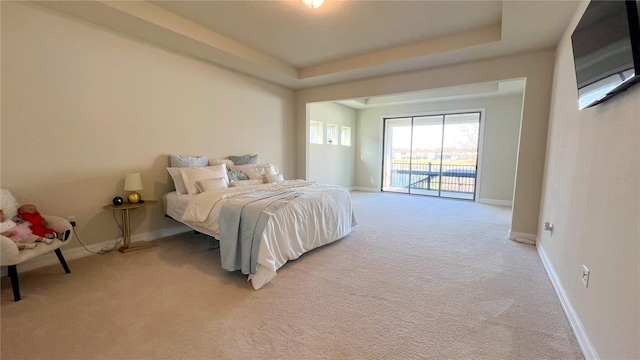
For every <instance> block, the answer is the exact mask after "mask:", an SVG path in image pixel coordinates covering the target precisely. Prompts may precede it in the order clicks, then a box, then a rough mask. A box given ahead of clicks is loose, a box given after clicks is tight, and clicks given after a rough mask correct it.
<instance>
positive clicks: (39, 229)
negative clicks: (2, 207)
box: [17, 204, 70, 243]
mask: <svg viewBox="0 0 640 360" xmlns="http://www.w3.org/2000/svg"><path fill="white" fill-rule="evenodd" d="M17 217H18V219H21V220H24V221H26V222H29V223H30V224H31V231H32V232H33V233H34V234H35V235H37V236H41V237H43V238H45V239H48V240H49V241H46V240H45V242H47V243H51V241H52V239H55V238H58V239H60V240H62V241H64V240H67V239H68V238H69V233H70V232H69V230H66V231H65V232H64V233H62V234H59V233H58V232H56V231H55V230H53V229H51V228H49V227H48V226H49V224H47V221H46V220H45V219H44V218H43V217H42V215H41V214H40V212H39V211H38V208H37V207H36V206H35V205H33V204H27V205H22V206H20V207H19V208H18V216H17Z"/></svg>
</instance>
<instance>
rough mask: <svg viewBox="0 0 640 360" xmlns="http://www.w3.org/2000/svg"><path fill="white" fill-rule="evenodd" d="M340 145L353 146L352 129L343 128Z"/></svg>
mask: <svg viewBox="0 0 640 360" xmlns="http://www.w3.org/2000/svg"><path fill="white" fill-rule="evenodd" d="M340 144H341V145H344V146H351V128H350V127H348V126H343V127H342V132H341V133H340Z"/></svg>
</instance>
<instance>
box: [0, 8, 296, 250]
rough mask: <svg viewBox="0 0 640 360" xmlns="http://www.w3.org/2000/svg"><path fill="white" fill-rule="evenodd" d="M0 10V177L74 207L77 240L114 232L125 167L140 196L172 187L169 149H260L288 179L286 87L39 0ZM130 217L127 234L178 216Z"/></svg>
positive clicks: (48, 209)
mask: <svg viewBox="0 0 640 360" xmlns="http://www.w3.org/2000/svg"><path fill="white" fill-rule="evenodd" d="M1 6H2V24H1V26H2V134H1V136H2V138H1V140H2V142H1V162H2V164H1V165H2V166H1V169H2V174H1V182H2V184H1V185H2V187H3V188H6V189H9V190H10V191H12V192H13V194H14V195H15V196H16V197H17V198H18V199H19V200H21V201H22V202H33V203H36V204H38V205H39V207H40V209H41V211H43V212H45V213H50V214H59V215H62V216H66V215H75V216H76V218H77V223H78V228H77V230H78V234H79V235H80V238H81V239H82V240H83V241H84V242H85V243H88V244H92V243H99V242H103V241H107V240H113V239H116V238H117V236H118V234H119V231H118V229H117V227H116V224H115V222H114V220H113V217H112V214H111V212H110V211H106V210H103V209H102V207H103V206H104V205H108V204H109V203H111V199H112V198H113V197H114V196H116V195H124V194H125V192H124V191H123V189H122V187H123V183H124V177H125V175H126V174H127V173H128V172H140V173H141V174H142V180H143V183H144V190H142V191H141V194H142V196H143V198H145V199H155V200H160V199H161V196H162V195H163V194H164V193H165V192H167V191H169V190H172V188H173V183H172V181H171V178H170V177H169V174H168V173H167V171H166V169H165V167H167V166H168V165H169V160H168V154H170V153H173V154H183V155H189V154H190V155H206V156H209V157H214V158H218V157H224V156H227V155H241V154H248V153H258V154H259V155H260V158H261V160H263V161H268V162H273V163H275V164H277V165H278V166H279V168H280V169H281V171H283V173H284V175H285V177H286V178H293V177H294V176H295V175H294V174H295V173H296V171H295V159H294V157H295V143H294V137H295V136H296V135H295V130H294V129H295V126H296V124H295V122H294V121H293V109H294V92H293V91H292V90H289V89H285V88H282V87H280V86H275V85H272V84H268V83H266V82H263V81H259V80H256V79H253V78H250V77H247V76H244V75H239V74H237V73H235V72H231V71H228V70H226V69H224V68H221V67H218V66H214V65H212V64H209V63H205V62H202V61H198V60H195V59H193V58H190V57H185V56H183V55H179V54H176V53H172V52H169V51H166V50H164V49H161V48H158V47H156V46H153V45H149V44H148V43H144V42H140V41H138V40H136V39H133V38H129V37H126V36H124V35H120V34H118V33H115V32H112V31H109V30H105V29H103V28H100V27H97V26H94V25H91V24H88V23H86V22H83V21H80V20H77V19H74V18H71V17H68V16H65V15H61V14H59V13H56V12H54V11H51V10H48V9H45V8H42V7H39V6H37V5H33V4H29V3H16V2H6V1H3V2H2V4H1ZM131 216H132V231H133V233H134V235H136V234H140V233H143V234H144V233H147V232H151V231H154V232H155V233H156V234H157V233H162V232H163V230H167V231H169V230H172V229H174V228H176V224H177V223H176V222H175V221H173V220H169V219H166V218H164V217H163V213H162V207H161V206H160V205H157V206H152V207H148V208H145V209H140V210H136V211H133V212H132V213H131ZM185 230H186V228H185ZM77 245H78V244H77V243H75V242H74V243H72V244H70V245H68V246H67V248H69V247H74V246H77Z"/></svg>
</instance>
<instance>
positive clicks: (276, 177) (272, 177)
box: [264, 174, 284, 183]
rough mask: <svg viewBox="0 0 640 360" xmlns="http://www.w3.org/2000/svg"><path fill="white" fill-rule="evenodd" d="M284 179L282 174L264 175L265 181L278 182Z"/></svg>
mask: <svg viewBox="0 0 640 360" xmlns="http://www.w3.org/2000/svg"><path fill="white" fill-rule="evenodd" d="M283 181H284V176H282V174H266V175H264V182H266V183H279V182H283Z"/></svg>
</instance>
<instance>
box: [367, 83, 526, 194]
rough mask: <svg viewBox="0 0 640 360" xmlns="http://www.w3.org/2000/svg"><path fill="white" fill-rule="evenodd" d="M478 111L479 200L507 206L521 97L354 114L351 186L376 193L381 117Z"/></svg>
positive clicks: (377, 109) (444, 103) (379, 186)
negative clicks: (355, 129) (355, 131)
mask: <svg viewBox="0 0 640 360" xmlns="http://www.w3.org/2000/svg"><path fill="white" fill-rule="evenodd" d="M466 109H472V110H474V111H475V110H479V109H480V110H482V111H483V112H484V119H482V121H483V124H482V126H483V127H484V134H483V135H484V136H483V138H482V139H481V140H482V144H481V148H482V154H481V155H482V158H481V159H479V162H480V163H481V166H482V168H481V171H482V173H481V176H482V177H481V179H480V189H479V194H478V200H479V201H494V202H497V203H505V204H506V203H507V202H508V203H511V200H512V198H513V189H514V183H515V175H516V155H517V152H518V137H519V136H520V120H521V115H522V95H511V96H502V97H484V98H474V99H467V100H454V101H443V102H430V103H423V104H411V105H396V106H387V107H379V108H371V109H365V110H359V111H358V135H357V139H358V140H357V143H358V146H357V149H356V159H357V160H356V179H355V186H356V187H359V188H369V189H375V190H380V188H381V183H380V182H381V172H382V146H383V139H382V126H383V125H382V123H383V120H382V119H383V118H385V117H390V116H393V115H403V114H427V113H432V112H438V111H444V112H447V111H459V110H466Z"/></svg>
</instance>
